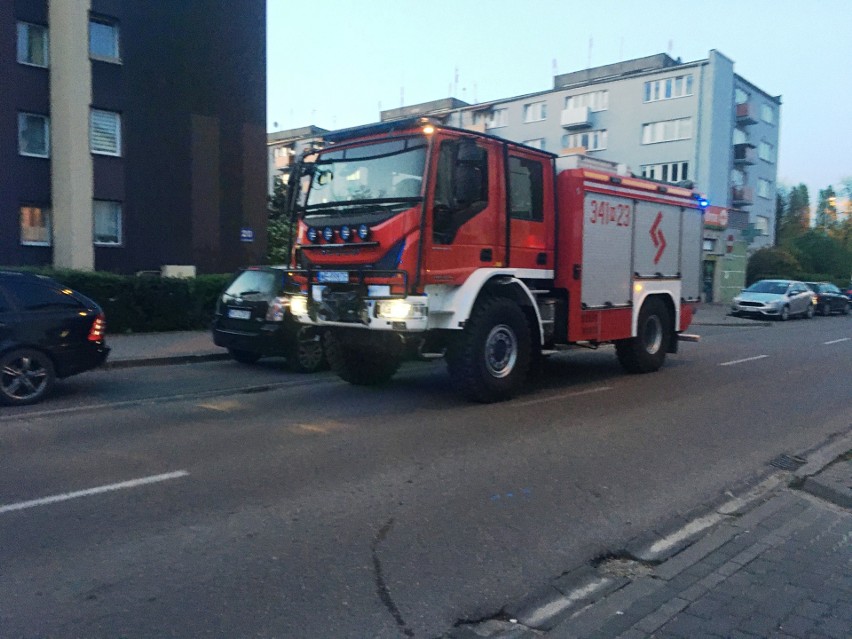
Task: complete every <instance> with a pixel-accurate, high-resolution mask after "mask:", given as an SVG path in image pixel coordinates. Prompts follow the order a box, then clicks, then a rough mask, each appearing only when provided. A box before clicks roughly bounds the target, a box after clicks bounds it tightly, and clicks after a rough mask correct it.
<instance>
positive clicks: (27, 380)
mask: <svg viewBox="0 0 852 639" xmlns="http://www.w3.org/2000/svg"><path fill="white" fill-rule="evenodd" d="M105 329H106V320H105V319H104V314H103V311H102V310H101V307H100V306H98V305H97V304H96V303H95V302H93V301H92V300H90V299H89V298H88V297H85V296H84V295H81V294H80V293H77V292H76V291H72V290H71V289H69V288H66V287H64V286H62V285H61V284H59V283H57V282H55V281H54V280H52V279H50V278H47V277H43V276H40V275H33V274H31V273H18V272H16V271H0V404H7V405H23V404H32V403H34V402H37V401H39V400H41V399H42V398H43V397H44V396H45V395H47V394H48V393H49V392H50V389H51V388H52V387H53V383H54V381H55V380H56V379H57V378H63V377H69V376H70V375H76V374H77V373H82V372H84V371H87V370H90V369H92V368H96V367H97V366H100V365H101V364H103V363H104V361H105V360H106V358H107V355H108V354H109V348H108V347H107V346H106V344H105V343H104V331H105Z"/></svg>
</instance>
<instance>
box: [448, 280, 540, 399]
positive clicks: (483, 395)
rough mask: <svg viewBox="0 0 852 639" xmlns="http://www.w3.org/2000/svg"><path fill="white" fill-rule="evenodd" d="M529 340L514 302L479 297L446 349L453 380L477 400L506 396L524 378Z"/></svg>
mask: <svg viewBox="0 0 852 639" xmlns="http://www.w3.org/2000/svg"><path fill="white" fill-rule="evenodd" d="M531 342H532V338H531V335H530V327H529V324H528V323H527V318H526V316H525V315H524V313H523V311H522V310H521V309H520V307H519V306H518V305H517V304H515V302H513V301H512V300H510V299H507V298H503V297H486V298H484V299H482V300H481V301H479V302H477V304H476V306H475V307H474V309H473V313H471V316H470V319H469V320H468V321H467V322H465V327H464V330H463V331H462V332H461V334H459V335H457V336H456V337H455V339H454V340H453V341H452V343H451V344H450V347H449V348H448V349H447V368H448V369H449V372H450V377H451V378H452V380H453V384H454V385H455V386H456V388H458V389H459V391H460V392H461V393H462V394H463V395H465V396H466V397H468V398H469V399H472V400H474V401H477V402H482V403H491V402H497V401H501V400H505V399H510V398H511V397H513V396H514V395H515V394H517V393H518V391H520V390H521V388H523V386H524V383H525V382H526V379H527V374H528V372H529V368H530V359H531V354H532V346H531Z"/></svg>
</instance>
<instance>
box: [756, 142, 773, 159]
mask: <svg viewBox="0 0 852 639" xmlns="http://www.w3.org/2000/svg"><path fill="white" fill-rule="evenodd" d="M757 155H758V156H759V157H760V159H761V160H765V161H766V162H774V161H775V147H774V146H772V145H771V144H769V142H765V141H761V143H760V146H758V147H757Z"/></svg>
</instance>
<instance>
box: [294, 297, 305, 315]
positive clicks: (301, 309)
mask: <svg viewBox="0 0 852 639" xmlns="http://www.w3.org/2000/svg"><path fill="white" fill-rule="evenodd" d="M290 312H291V313H292V314H293V315H307V314H308V298H307V297H306V296H305V295H294V296H293V297H291V298H290Z"/></svg>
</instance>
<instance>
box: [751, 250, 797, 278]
mask: <svg viewBox="0 0 852 639" xmlns="http://www.w3.org/2000/svg"><path fill="white" fill-rule="evenodd" d="M801 270H802V267H801V265H800V264H799V261H798V260H797V259H796V258H795V257H794V256H793V254H792V253H791V252H790V251H788V250H787V249H785V248H779V247H777V246H771V247H768V248H762V249H759V250H757V251H755V252H754V253H753V254H752V256H751V258H749V261H748V265H747V266H746V284H751V283H752V282H756V281H757V280H760V279H765V278H769V277H790V278H795V277H798V275H799V273H800V272H801Z"/></svg>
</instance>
